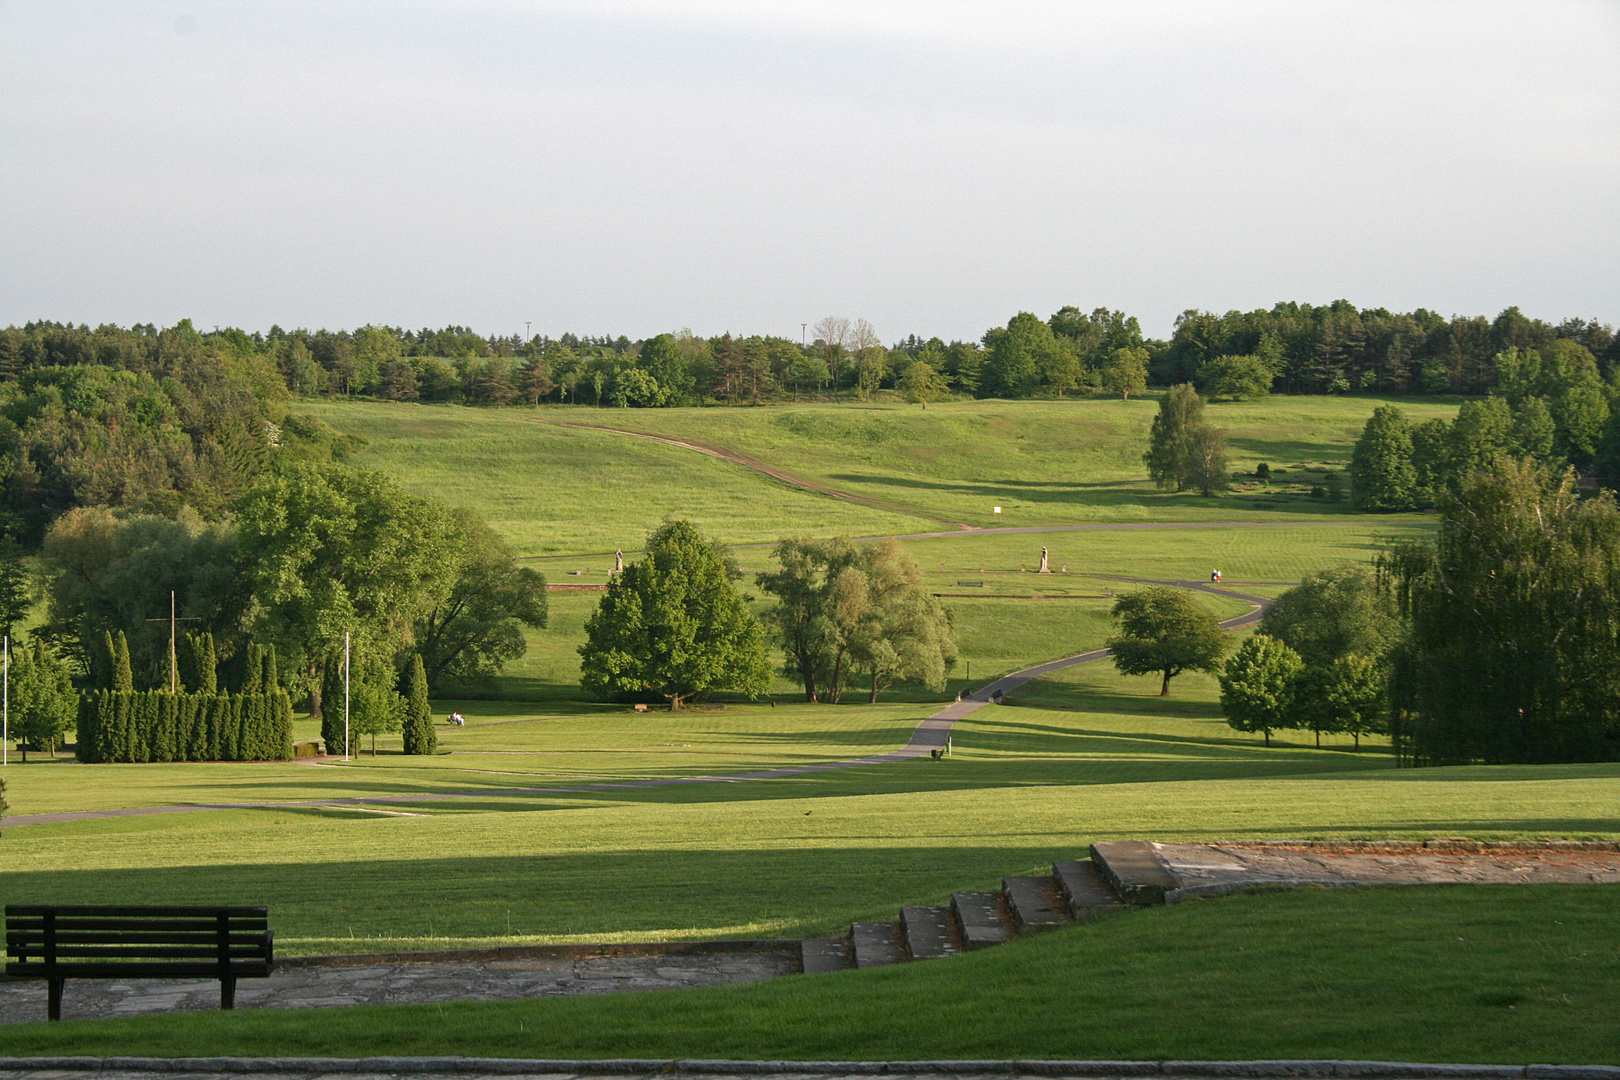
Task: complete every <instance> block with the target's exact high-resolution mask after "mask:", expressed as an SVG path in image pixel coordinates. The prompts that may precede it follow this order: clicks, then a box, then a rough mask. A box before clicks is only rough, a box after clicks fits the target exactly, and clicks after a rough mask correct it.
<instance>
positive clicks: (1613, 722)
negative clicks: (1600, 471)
mask: <svg viewBox="0 0 1620 1080" xmlns="http://www.w3.org/2000/svg"><path fill="white" fill-rule="evenodd" d="M1440 507H1441V509H1440V527H1439V531H1438V535H1437V537H1436V539H1435V540H1434V541H1433V542H1406V543H1398V544H1394V545H1392V546H1390V547H1388V548H1386V550H1384V551H1383V552H1382V554H1380V556H1379V557H1378V558H1377V559H1376V561H1375V562H1374V563H1373V564H1372V565H1371V566H1368V565H1356V564H1346V565H1342V566H1338V567H1331V568H1328V569H1326V570H1322V571H1318V572H1316V573H1313V574H1310V575H1307V576H1306V577H1305V579H1304V580H1303V581H1302V582H1301V583H1300V584H1299V585H1298V586H1295V587H1294V588H1292V589H1289V590H1287V591H1286V592H1284V593H1283V594H1282V595H1280V596H1279V597H1278V598H1277V600H1276V601H1275V602H1274V603H1272V604H1271V605H1270V606H1269V607H1268V608H1267V609H1266V611H1265V614H1264V616H1263V617H1262V619H1261V621H1260V625H1259V630H1258V632H1257V633H1256V634H1254V635H1253V636H1252V637H1250V638H1248V639H1247V640H1245V641H1244V642H1243V643H1242V644H1241V645H1240V646H1239V647H1238V649H1237V650H1236V653H1235V655H1233V656H1231V657H1230V659H1225V657H1226V653H1227V652H1228V651H1229V650H1230V641H1229V640H1228V639H1226V638H1224V636H1223V635H1222V634H1221V632H1220V630H1219V629H1218V627H1217V625H1216V620H1215V617H1214V616H1213V615H1212V614H1210V613H1209V612H1208V611H1207V610H1204V609H1202V608H1201V607H1200V606H1199V605H1197V604H1196V603H1195V602H1194V601H1193V600H1192V599H1191V597H1190V595H1189V594H1188V593H1186V592H1185V591H1184V590H1178V589H1171V588H1165V587H1159V588H1153V589H1147V590H1140V591H1136V592H1132V593H1130V594H1127V595H1125V596H1122V597H1121V598H1120V599H1119V600H1118V601H1117V602H1116V603H1115V606H1114V616H1115V619H1116V621H1117V622H1118V624H1119V632H1118V633H1117V634H1116V635H1115V637H1114V638H1112V639H1111V640H1110V641H1109V643H1108V644H1109V646H1110V648H1112V649H1113V650H1114V654H1115V664H1116V666H1118V667H1119V669H1120V670H1121V671H1122V672H1125V673H1126V674H1132V675H1146V674H1150V673H1152V674H1159V675H1161V676H1162V679H1163V681H1162V684H1161V686H1162V689H1161V693H1168V692H1169V687H1170V679H1171V678H1172V677H1173V676H1174V675H1176V674H1177V673H1179V672H1181V671H1184V670H1201V671H1208V672H1211V673H1213V674H1215V675H1217V677H1218V679H1219V681H1220V686H1221V706H1222V708H1223V710H1224V711H1225V713H1226V716H1227V721H1228V723H1229V724H1231V726H1232V727H1234V728H1236V729H1237V730H1239V731H1252V732H1259V733H1261V734H1262V735H1263V736H1264V738H1265V741H1266V743H1267V745H1269V744H1270V742H1271V735H1272V733H1273V732H1275V731H1279V730H1284V729H1290V728H1294V729H1304V730H1309V731H1312V732H1314V734H1315V737H1316V741H1317V744H1318V745H1320V743H1321V736H1322V734H1323V733H1342V734H1349V735H1352V736H1353V737H1354V738H1355V740H1356V742H1357V744H1358V745H1359V743H1360V737H1361V736H1362V735H1368V734H1388V735H1389V736H1390V739H1391V742H1392V744H1393V747H1394V751H1395V754H1396V755H1397V758H1398V759H1399V760H1400V761H1401V762H1403V763H1405V764H1411V765H1450V764H1465V763H1472V762H1483V763H1486V764H1534V763H1543V762H1559V761H1614V760H1620V664H1617V663H1616V657H1620V507H1617V505H1616V502H1615V498H1614V495H1613V493H1612V492H1608V491H1603V492H1600V493H1598V494H1596V495H1594V496H1590V497H1584V498H1583V497H1581V495H1580V494H1579V493H1578V492H1577V490H1576V485H1575V474H1574V472H1573V471H1572V470H1564V471H1562V472H1559V471H1557V470H1554V469H1552V468H1549V467H1548V465H1547V464H1546V463H1544V462H1541V461H1538V460H1535V459H1534V458H1516V457H1512V456H1509V455H1506V454H1499V455H1496V456H1494V457H1492V458H1491V459H1490V460H1489V461H1487V462H1486V463H1484V464H1482V465H1480V466H1478V467H1475V468H1472V469H1469V470H1468V471H1466V472H1464V473H1463V474H1462V475H1461V477H1460V478H1459V479H1458V480H1457V481H1456V483H1455V486H1454V487H1452V488H1450V489H1449V490H1447V491H1445V492H1444V493H1442V495H1441V496H1440Z"/></svg>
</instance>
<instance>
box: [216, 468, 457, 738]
mask: <svg viewBox="0 0 1620 1080" xmlns="http://www.w3.org/2000/svg"><path fill="white" fill-rule="evenodd" d="M236 523H237V529H238V547H237V558H238V561H239V563H240V565H241V566H242V568H243V570H244V572H245V573H246V575H247V577H248V578H249V580H250V581H251V582H252V585H253V593H254V596H255V598H256V599H257V601H258V610H257V616H256V619H255V625H254V627H253V630H254V634H255V636H256V637H258V638H260V639H261V640H263V639H268V640H270V641H273V642H274V643H275V644H276V645H277V646H278V648H279V650H280V653H281V655H282V656H283V657H285V658H286V659H285V662H286V664H287V666H288V668H289V669H291V670H293V671H296V672H298V673H300V675H301V676H302V677H303V679H304V680H305V685H306V686H307V687H308V689H309V692H310V696H311V707H312V711H315V712H319V711H320V707H321V701H320V689H321V688H320V683H319V681H318V680H319V678H320V671H321V665H322V663H323V661H324V659H325V657H326V656H327V655H328V654H329V653H330V652H331V650H332V649H333V648H335V647H338V646H339V645H340V643H341V642H342V640H343V635H344V632H345V631H353V632H354V643H355V648H356V649H358V650H361V651H364V652H366V653H367V654H368V655H369V656H370V657H373V658H376V659H379V660H381V659H388V660H390V661H391V660H392V657H393V656H394V654H395V653H396V652H397V651H398V650H399V649H400V648H402V647H404V646H406V645H409V644H410V643H411V640H412V634H413V630H414V627H415V623H416V620H417V619H418V618H419V617H421V615H422V614H423V613H425V612H426V611H428V610H431V608H432V606H433V605H434V603H435V602H437V601H438V600H440V599H441V598H442V597H443V596H444V595H446V593H447V592H448V591H449V589H450V586H451V583H452V582H453V580H454V574H455V568H456V560H455V551H454V544H453V537H454V530H453V529H452V527H451V525H450V521H449V518H448V515H447V513H446V512H445V509H444V507H443V506H442V505H441V504H439V503H437V502H434V501H433V500H431V499H424V498H420V497H418V496H415V495H408V494H406V493H405V492H404V491H403V490H401V489H400V487H399V485H398V484H396V483H395V482H394V481H392V480H390V479H389V478H387V477H385V476H383V475H381V474H380V473H373V472H361V471H352V470H347V469H333V468H327V469H321V468H317V467H315V466H310V465H294V466H291V467H289V468H287V469H285V470H283V471H281V472H278V473H275V474H272V475H270V476H268V477H266V478H265V479H264V480H263V481H261V482H260V483H259V484H258V485H256V486H255V487H254V488H253V489H252V490H250V491H248V492H247V493H246V494H245V495H244V496H243V498H242V500H241V503H240V506H239V508H238V511H237V516H236ZM355 669H356V670H357V671H358V670H361V669H362V664H361V663H360V661H358V660H357V661H356V662H355ZM389 688H390V690H391V689H392V681H391V680H390V684H389Z"/></svg>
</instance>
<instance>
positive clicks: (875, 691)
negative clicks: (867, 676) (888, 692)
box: [867, 671, 878, 705]
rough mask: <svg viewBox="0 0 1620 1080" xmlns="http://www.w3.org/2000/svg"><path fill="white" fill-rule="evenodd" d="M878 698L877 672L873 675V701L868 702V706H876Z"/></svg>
mask: <svg viewBox="0 0 1620 1080" xmlns="http://www.w3.org/2000/svg"><path fill="white" fill-rule="evenodd" d="M877 696H878V681H877V672H875V671H874V672H873V673H872V700H871V701H869V702H867V704H869V705H876V704H877Z"/></svg>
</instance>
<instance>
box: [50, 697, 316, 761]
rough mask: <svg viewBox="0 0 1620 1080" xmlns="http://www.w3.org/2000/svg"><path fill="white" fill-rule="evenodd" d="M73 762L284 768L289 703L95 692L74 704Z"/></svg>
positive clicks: (275, 699)
mask: <svg viewBox="0 0 1620 1080" xmlns="http://www.w3.org/2000/svg"><path fill="white" fill-rule="evenodd" d="M77 706H78V716H77V724H78V744H77V753H78V757H79V760H80V761H83V762H86V763H91V764H100V763H108V762H177V761H286V760H287V759H289V758H291V757H292V702H291V701H290V700H289V699H288V697H287V694H286V692H285V691H283V690H276V691H273V692H271V693H266V694H240V695H233V694H231V693H230V692H228V691H226V692H222V693H218V694H184V693H182V694H171V693H169V692H168V691H166V690H133V691H116V690H95V691H92V692H91V693H88V694H85V695H84V696H83V697H82V698H80V699H79V700H78V702H77Z"/></svg>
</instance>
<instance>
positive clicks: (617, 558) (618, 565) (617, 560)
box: [613, 548, 624, 574]
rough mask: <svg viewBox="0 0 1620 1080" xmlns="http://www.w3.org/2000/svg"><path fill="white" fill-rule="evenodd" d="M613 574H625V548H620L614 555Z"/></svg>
mask: <svg viewBox="0 0 1620 1080" xmlns="http://www.w3.org/2000/svg"><path fill="white" fill-rule="evenodd" d="M613 572H614V573H615V574H622V573H624V549H623V548H620V549H619V550H618V551H615V552H614V553H613Z"/></svg>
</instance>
